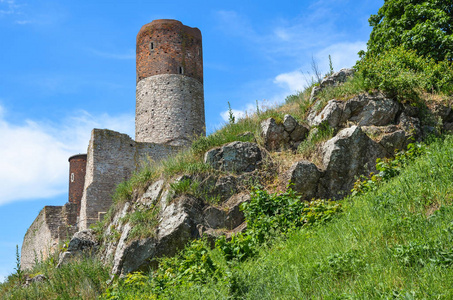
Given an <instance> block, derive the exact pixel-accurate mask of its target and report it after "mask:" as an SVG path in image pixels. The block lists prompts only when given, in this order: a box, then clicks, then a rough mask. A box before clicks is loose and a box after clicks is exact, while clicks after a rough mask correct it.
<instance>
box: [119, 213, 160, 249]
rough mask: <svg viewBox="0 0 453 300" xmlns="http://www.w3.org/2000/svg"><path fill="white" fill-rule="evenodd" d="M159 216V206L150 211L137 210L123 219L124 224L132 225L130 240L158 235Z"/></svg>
mask: <svg viewBox="0 0 453 300" xmlns="http://www.w3.org/2000/svg"><path fill="white" fill-rule="evenodd" d="M158 214H159V206H157V205H156V206H152V207H151V208H148V209H137V210H135V211H134V212H132V213H128V214H126V216H124V217H123V218H122V219H121V222H123V223H130V225H131V227H132V229H131V231H130V232H129V235H128V238H129V239H134V238H145V237H153V236H155V235H156V230H155V229H156V226H157V225H158V223H159V222H158V219H157V216H158ZM112 235H115V230H113V232H112ZM115 238H116V239H117V240H118V239H119V235H118V234H116V237H115Z"/></svg>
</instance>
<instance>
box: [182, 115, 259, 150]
mask: <svg viewBox="0 0 453 300" xmlns="http://www.w3.org/2000/svg"><path fill="white" fill-rule="evenodd" d="M258 130H259V122H258V121H257V120H254V119H253V118H243V119H240V120H238V121H237V122H236V123H234V124H230V123H228V124H226V125H225V126H224V127H223V128H221V129H219V130H217V131H216V132H214V133H213V134H211V135H208V136H206V137H199V138H198V139H197V140H195V141H194V142H193V143H192V147H191V149H192V151H193V152H194V153H195V154H196V155H202V154H204V153H205V152H206V151H208V150H209V149H211V148H214V147H219V146H221V145H223V144H226V143H230V142H234V141H241V142H251V141H252V140H253V138H254V137H253V135H256V133H258ZM246 132H251V133H252V135H242V134H243V133H246Z"/></svg>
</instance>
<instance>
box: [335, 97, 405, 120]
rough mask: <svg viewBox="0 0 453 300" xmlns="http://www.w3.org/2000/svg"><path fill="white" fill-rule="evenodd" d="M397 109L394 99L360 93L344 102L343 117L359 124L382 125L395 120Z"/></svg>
mask: <svg viewBox="0 0 453 300" xmlns="http://www.w3.org/2000/svg"><path fill="white" fill-rule="evenodd" d="M398 111H399V105H398V103H397V102H396V101H395V100H392V99H388V98H385V97H384V96H383V95H381V94H378V95H375V96H371V95H368V94H362V95H359V96H357V97H355V98H353V99H351V100H348V101H347V102H346V104H345V108H344V116H343V118H344V119H347V120H348V121H350V122H353V123H355V124H357V125H359V126H371V125H374V126H384V125H389V124H393V123H394V122H395V118H396V115H397V113H398Z"/></svg>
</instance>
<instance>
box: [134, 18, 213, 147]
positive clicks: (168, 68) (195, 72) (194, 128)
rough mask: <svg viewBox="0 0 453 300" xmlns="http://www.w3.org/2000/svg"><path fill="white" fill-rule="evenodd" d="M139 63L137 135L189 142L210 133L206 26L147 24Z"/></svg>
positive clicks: (173, 22) (176, 143) (170, 142)
mask: <svg viewBox="0 0 453 300" xmlns="http://www.w3.org/2000/svg"><path fill="white" fill-rule="evenodd" d="M136 64H137V95H136V113H135V140H136V141H137V142H149V143H157V144H166V145H171V146H188V145H190V143H191V141H192V140H193V139H194V138H195V137H196V136H199V135H205V132H206V131H205V116H204V93H203V51H202V41H201V32H200V30H199V29H198V28H192V27H188V26H185V25H183V24H182V23H181V22H179V21H176V20H154V21H152V22H151V23H149V24H146V25H144V26H143V27H142V28H141V29H140V31H139V33H138V35H137V58H136Z"/></svg>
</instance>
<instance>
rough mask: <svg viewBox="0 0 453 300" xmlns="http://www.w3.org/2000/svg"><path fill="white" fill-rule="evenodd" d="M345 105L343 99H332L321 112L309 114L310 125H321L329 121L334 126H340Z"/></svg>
mask: <svg viewBox="0 0 453 300" xmlns="http://www.w3.org/2000/svg"><path fill="white" fill-rule="evenodd" d="M343 106H344V103H343V102H342V101H338V100H330V101H329V102H327V105H326V106H325V107H324V108H323V110H322V111H321V112H320V113H319V114H316V112H312V113H310V114H309V115H308V117H307V121H308V124H309V125H310V126H319V125H320V124H322V123H327V124H328V125H329V126H330V127H332V128H336V127H338V125H340V121H341V117H342V114H343Z"/></svg>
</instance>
